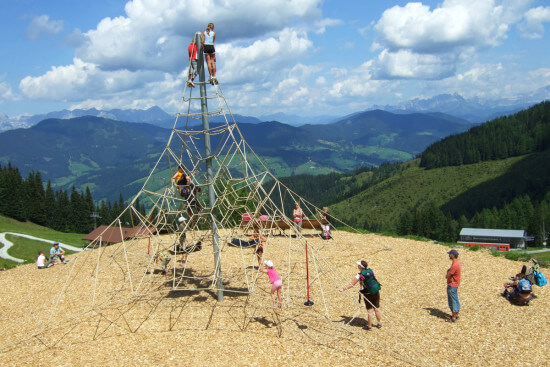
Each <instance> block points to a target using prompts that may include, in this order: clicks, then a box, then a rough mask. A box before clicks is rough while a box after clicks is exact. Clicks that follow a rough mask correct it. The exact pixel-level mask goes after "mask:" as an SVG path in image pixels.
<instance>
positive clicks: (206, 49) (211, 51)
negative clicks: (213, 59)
mask: <svg viewBox="0 0 550 367" xmlns="http://www.w3.org/2000/svg"><path fill="white" fill-rule="evenodd" d="M204 53H205V54H215V53H216V49H215V48H214V45H204Z"/></svg>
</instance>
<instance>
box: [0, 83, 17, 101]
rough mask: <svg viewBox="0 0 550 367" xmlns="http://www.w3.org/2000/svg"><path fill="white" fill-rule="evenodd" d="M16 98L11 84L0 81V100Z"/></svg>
mask: <svg viewBox="0 0 550 367" xmlns="http://www.w3.org/2000/svg"><path fill="white" fill-rule="evenodd" d="M15 99H16V96H15V94H14V93H13V91H12V89H11V86H10V85H9V84H8V83H7V82H0V102H1V101H5V100H9V101H14V100H15Z"/></svg>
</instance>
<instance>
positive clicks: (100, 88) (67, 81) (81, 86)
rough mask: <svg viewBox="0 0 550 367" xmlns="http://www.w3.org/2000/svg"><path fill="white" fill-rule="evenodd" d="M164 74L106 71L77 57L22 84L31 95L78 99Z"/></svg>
mask: <svg viewBox="0 0 550 367" xmlns="http://www.w3.org/2000/svg"><path fill="white" fill-rule="evenodd" d="M161 75H162V74H159V73H158V72H150V71H149V72H130V71H128V70H117V71H104V70H101V69H100V68H99V67H98V66H97V65H96V64H93V63H89V62H85V61H82V60H80V59H78V58H75V59H74V60H73V64H71V65H67V66H54V67H52V68H51V70H50V71H48V72H47V73H46V74H44V75H42V76H38V77H30V76H27V77H25V78H24V79H23V80H21V82H20V83H19V88H20V89H21V91H22V92H23V94H24V95H25V96H26V97H28V98H32V99H49V100H55V101H64V100H67V101H76V100H81V99H84V98H90V97H91V98H93V97H94V96H99V95H111V94H113V93H120V92H124V91H127V90H131V89H133V88H136V87H142V86H144V85H146V84H147V83H148V82H150V81H152V80H156V79H158V78H159V76H161Z"/></svg>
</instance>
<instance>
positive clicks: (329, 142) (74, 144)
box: [0, 110, 471, 200]
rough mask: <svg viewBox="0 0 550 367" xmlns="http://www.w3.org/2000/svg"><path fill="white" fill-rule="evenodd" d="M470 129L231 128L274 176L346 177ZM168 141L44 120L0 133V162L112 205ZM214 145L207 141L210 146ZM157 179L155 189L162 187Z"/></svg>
mask: <svg viewBox="0 0 550 367" xmlns="http://www.w3.org/2000/svg"><path fill="white" fill-rule="evenodd" d="M214 125H215V123H213V124H212V126H214ZM470 126H471V125H470V124H468V123H467V122H465V121H462V120H459V119H457V118H455V117H452V116H447V115H444V114H408V115H407V114H393V113H390V112H386V111H380V110H377V111H368V112H363V113H359V114H354V115H352V116H348V117H346V118H344V119H342V120H340V121H337V122H334V123H331V124H327V125H304V126H299V127H296V126H291V125H287V124H283V123H280V122H276V121H271V122H262V123H239V128H240V130H241V132H242V134H243V136H244V137H245V139H246V141H247V142H248V143H249V144H250V145H251V147H252V148H253V149H254V150H255V151H256V153H257V154H258V155H259V156H260V158H261V159H262V160H263V161H264V162H265V163H267V164H268V165H269V167H270V169H271V170H272V172H273V173H274V174H275V175H277V176H290V175H294V174H301V173H312V174H319V173H327V172H332V171H351V170H353V169H356V168H358V167H360V166H375V165H379V164H381V163H382V162H385V161H403V160H408V159H411V158H412V157H414V156H415V155H417V154H418V153H420V152H421V151H422V150H424V149H425V148H426V147H427V146H428V145H429V144H431V143H433V142H435V141H437V140H440V139H441V138H443V137H445V136H448V135H450V134H455V133H458V132H462V131H465V130H467V129H468V128H469V127H470ZM197 130H200V128H197ZM169 135H170V129H166V128H162V127H159V126H154V125H151V124H145V123H128V122H121V121H116V120H112V119H106V118H103V117H93V116H83V117H77V118H72V119H59V118H57V119H47V120H43V121H41V122H39V123H38V124H36V125H34V126H32V127H30V128H27V129H15V130H9V131H6V132H3V133H0V163H2V164H7V163H8V162H10V163H11V164H12V165H13V166H15V167H18V168H19V169H20V171H21V173H22V174H23V175H26V174H27V173H28V172H30V171H40V172H41V173H42V176H43V179H44V180H51V181H52V184H53V185H54V187H62V188H70V186H72V185H75V186H76V187H77V188H78V189H82V188H84V187H85V186H89V187H90V190H91V191H92V194H93V196H94V198H96V200H99V199H102V198H109V199H116V198H118V194H119V193H123V195H124V196H125V197H129V196H131V195H133V194H134V193H135V192H137V190H138V189H139V187H138V186H139V180H140V179H142V178H144V177H146V176H147V174H148V173H149V172H150V170H151V168H152V166H153V164H154V163H155V161H156V158H157V157H158V155H159V154H160V153H161V152H162V150H163V149H164V147H165V145H166V141H167V140H168V137H169ZM216 139H219V138H218V137H216V136H214V137H212V144H213V146H216V144H217V141H216ZM167 179H168V177H164V178H163V179H162V180H164V181H166V180H167ZM162 180H160V178H159V185H162V184H165V182H164V181H163V182H161V181H162Z"/></svg>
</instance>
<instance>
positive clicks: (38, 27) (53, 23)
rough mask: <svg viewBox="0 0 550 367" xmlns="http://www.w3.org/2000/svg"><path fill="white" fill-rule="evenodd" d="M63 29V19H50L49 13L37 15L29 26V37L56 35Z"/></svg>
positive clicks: (33, 38) (32, 38)
mask: <svg viewBox="0 0 550 367" xmlns="http://www.w3.org/2000/svg"><path fill="white" fill-rule="evenodd" d="M62 30H63V21H61V20H53V19H50V16H49V15H37V16H35V17H33V18H32V19H31V21H30V23H29V25H28V26H27V38H28V39H30V40H35V39H37V38H39V37H40V36H41V35H43V34H47V35H55V34H58V33H59V32H61V31H62Z"/></svg>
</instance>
